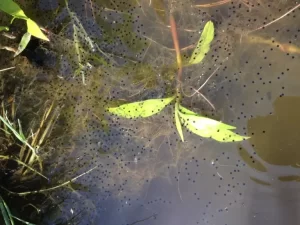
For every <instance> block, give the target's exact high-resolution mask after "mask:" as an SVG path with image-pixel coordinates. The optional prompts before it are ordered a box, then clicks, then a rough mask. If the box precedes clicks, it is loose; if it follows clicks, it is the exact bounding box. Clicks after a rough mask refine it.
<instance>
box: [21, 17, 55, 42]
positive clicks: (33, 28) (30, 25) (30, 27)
mask: <svg viewBox="0 0 300 225" xmlns="http://www.w3.org/2000/svg"><path fill="white" fill-rule="evenodd" d="M26 22H27V32H28V33H30V34H31V35H32V36H35V37H37V38H40V39H42V40H45V41H49V39H48V38H47V37H46V35H45V34H44V33H43V32H42V31H41V29H40V27H39V26H38V25H37V24H36V22H34V21H33V20H31V19H27V21H26Z"/></svg>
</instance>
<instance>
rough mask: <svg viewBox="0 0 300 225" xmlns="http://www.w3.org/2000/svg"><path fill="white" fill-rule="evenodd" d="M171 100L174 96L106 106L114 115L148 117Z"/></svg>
mask: <svg viewBox="0 0 300 225" xmlns="http://www.w3.org/2000/svg"><path fill="white" fill-rule="evenodd" d="M173 100H174V97H170V98H162V99H149V100H146V101H140V102H133V103H129V104H124V105H121V106H119V107H113V108H108V111H109V112H110V113H112V114H114V115H117V116H121V117H125V118H138V117H149V116H152V115H154V114H157V113H159V112H160V111H161V110H163V109H164V108H165V107H166V105H168V104H169V103H170V102H171V101H173Z"/></svg>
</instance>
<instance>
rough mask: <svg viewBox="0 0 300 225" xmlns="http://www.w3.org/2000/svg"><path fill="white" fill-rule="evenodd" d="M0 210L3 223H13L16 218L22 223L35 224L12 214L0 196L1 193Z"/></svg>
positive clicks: (12, 224) (11, 224) (9, 224)
mask: <svg viewBox="0 0 300 225" xmlns="http://www.w3.org/2000/svg"><path fill="white" fill-rule="evenodd" d="M0 210H1V214H2V217H3V220H4V223H5V225H14V224H15V223H14V219H16V220H18V221H20V222H22V223H24V224H27V225H35V224H33V223H30V222H27V221H25V220H22V219H20V218H18V217H16V216H13V215H12V214H11V212H10V209H9V207H8V206H7V204H6V202H5V201H4V199H3V198H2V197H1V195H0Z"/></svg>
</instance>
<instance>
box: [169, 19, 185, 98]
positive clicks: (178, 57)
mask: <svg viewBox="0 0 300 225" xmlns="http://www.w3.org/2000/svg"><path fill="white" fill-rule="evenodd" d="M170 26H171V32H172V39H173V43H174V48H175V51H176V60H177V66H178V71H177V88H176V94H177V98H179V96H180V89H181V88H180V86H181V77H182V61H181V55H180V47H179V41H178V35H177V30H176V23H175V20H174V17H173V15H172V14H171V15H170Z"/></svg>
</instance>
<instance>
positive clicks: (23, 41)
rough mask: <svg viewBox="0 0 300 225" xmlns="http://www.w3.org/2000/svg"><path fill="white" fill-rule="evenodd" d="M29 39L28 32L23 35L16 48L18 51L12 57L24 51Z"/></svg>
mask: <svg viewBox="0 0 300 225" xmlns="http://www.w3.org/2000/svg"><path fill="white" fill-rule="evenodd" d="M30 39H31V34H29V33H28V32H27V33H25V34H23V37H22V39H21V41H20V43H19V46H18V50H17V51H16V52H15V55H14V57H16V56H17V55H19V54H21V52H23V51H24V49H25V48H26V47H27V45H28V43H29V41H30Z"/></svg>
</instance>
